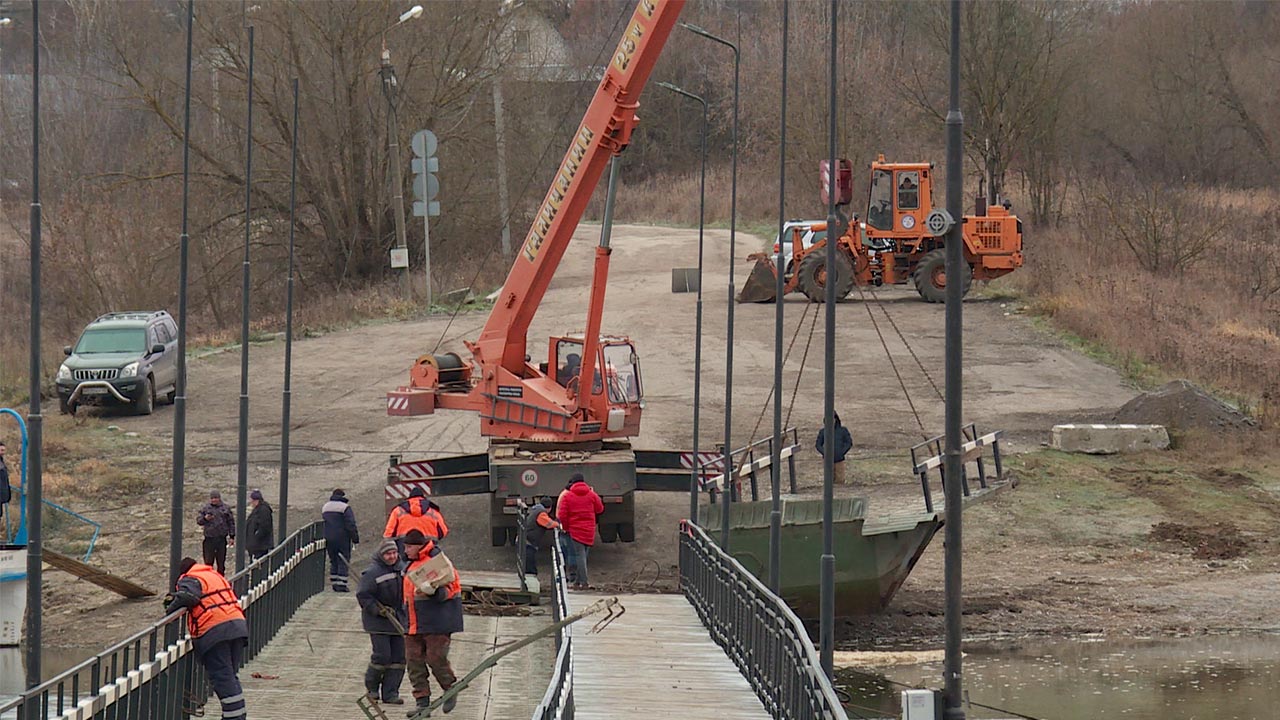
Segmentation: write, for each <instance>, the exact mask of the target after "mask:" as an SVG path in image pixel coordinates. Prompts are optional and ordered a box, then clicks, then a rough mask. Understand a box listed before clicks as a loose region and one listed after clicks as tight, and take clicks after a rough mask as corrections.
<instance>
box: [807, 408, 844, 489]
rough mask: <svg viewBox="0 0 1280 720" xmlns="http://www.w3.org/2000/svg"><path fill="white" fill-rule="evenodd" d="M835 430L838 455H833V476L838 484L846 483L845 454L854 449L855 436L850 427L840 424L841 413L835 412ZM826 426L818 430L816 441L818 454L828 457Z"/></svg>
mask: <svg viewBox="0 0 1280 720" xmlns="http://www.w3.org/2000/svg"><path fill="white" fill-rule="evenodd" d="M835 421H836V424H835V432H836V447H835V452H836V455H835V457H833V458H832V459H831V460H832V463H833V470H832V473H833V475H832V478H833V479H834V481H835V483H836V484H837V485H843V484H844V456H845V455H848V454H849V451H850V450H852V449H853V436H852V435H850V434H849V429H848V428H846V427H845V426H844V425H842V424H840V413H835ZM826 434H827V430H826V428H823V429H821V430H819V431H818V440H817V442H816V443H815V444H816V446H817V449H818V455H820V456H822V457H826V454H825V452H826V442H825V441H826Z"/></svg>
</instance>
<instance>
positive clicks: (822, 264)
mask: <svg viewBox="0 0 1280 720" xmlns="http://www.w3.org/2000/svg"><path fill="white" fill-rule="evenodd" d="M796 272H797V273H799V275H800V281H799V284H800V291H801V292H803V293H804V294H805V296H806V297H808V298H809V300H810V302H819V303H820V302H826V300H827V278H829V277H831V273H828V272H827V254H826V252H825V251H823V250H817V251H815V252H811V253H809V254H808V255H805V256H804V257H803V258H801V259H800V267H799V268H798V269H797V270H796ZM834 275H835V278H834V282H835V286H836V302H839V301H841V300H843V299H844V298H845V296H847V295H848V294H849V292H850V291H851V290H853V267H852V266H850V265H849V258H847V257H845V256H844V254H843V253H836V267H835V273H834Z"/></svg>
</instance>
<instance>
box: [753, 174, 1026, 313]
mask: <svg viewBox="0 0 1280 720" xmlns="http://www.w3.org/2000/svg"><path fill="white" fill-rule="evenodd" d="M826 165H827V163H826V162H825V161H824V162H823V170H822V172H823V173H824V177H826V173H827V168H826ZM852 167H853V166H852V163H850V162H849V161H848V160H840V161H839V163H838V166H837V183H836V188H837V191H836V193H837V197H836V206H837V207H838V208H842V207H847V206H848V205H849V203H850V202H851V200H852V195H853V192H852ZM870 169H871V184H870V190H869V192H868V194H867V214H866V220H864V221H860V220H859V218H858V216H857V215H854V216H853V221H852V222H849V223H848V224H847V226H848V228H847V230H845V232H844V233H843V234H842V235H840V237H839V238H837V240H836V242H837V243H838V245H837V247H836V250H837V252H836V267H835V268H834V272H832V271H831V270H829V269H828V268H827V253H826V246H827V242H828V240H829V234H828V233H827V232H826V231H827V223H826V222H823V221H818V222H812V223H802V222H793V223H787V224H786V226H785V227H786V231H785V233H784V235H785V237H783V238H779V240H778V242H788V241H789V242H790V243H791V249H790V252H789V256H788V257H785V258H784V259H785V260H786V261H787V264H786V268H785V270H784V272H785V283H784V285H783V287H784V292H785V293H792V292H795V291H797V290H798V291H800V292H802V293H804V294H805V296H806V297H808V298H809V300H810V301H812V302H823V300H824V299H825V298H826V287H827V281H828V280H829V279H830V280H831V281H832V282H834V283H836V297H837V298H840V299H843V298H845V297H846V296H848V294H849V293H850V292H851V291H852V290H853V288H854V286H855V285H859V286H868V285H870V286H873V287H878V286H880V285H885V284H892V285H903V284H906V283H908V282H910V283H913V284H914V285H915V288H916V292H918V293H920V297H921V298H924V300H925V301H926V302H934V303H936V302H943V300H944V299H945V297H946V253H945V252H944V250H943V247H944V245H945V242H944V240H945V238H944V236H943V235H941V234H939V235H935V234H934V232H933V231H931V230H930V229H929V228H928V227H927V226H928V223H926V222H925V221H926V219H927V218H928V217H929V215H930V214H931V213H932V212H933V210H934V208H933V202H932V199H933V177H932V176H933V164H932V163H890V162H885V159H884V156H883V155H881V156H879V157H877V158H876V161H875V162H873V163H871V168H870ZM822 188H823V193H822V194H823V195H824V201H825V195H826V194H827V183H826V182H825V181H824V182H823V185H822ZM1009 208H1010V206H1009V203H1008V202H1007V201H1006V202H1005V203H1003V205H1000V204H997V205H994V206H992V207H987V202H986V199H985V198H983V197H981V196H979V197H978V198H977V200H976V202H975V203H974V212H973V214H972V215H965V216H964V217H963V218H962V219H961V223H962V230H963V235H964V259H965V262H966V263H967V265H968V272H966V273H965V278H964V292H965V293H968V291H969V286H970V285H971V284H972V282H973V281H974V280H992V279H994V278H998V277H1000V276H1001V275H1007V274H1009V273H1011V272H1013V271H1014V270H1015V269H1017V268H1019V267H1022V221H1021V220H1019V219H1018V218H1017V216H1015V215H1013V214H1012V213H1011V212H1010V211H1009ZM777 251H778V245H777V244H775V245H774V253H773V254H772V255H771V254H768V253H754V254H752V255H750V256H749V257H748V258H747V259H749V260H755V261H756V265H755V267H754V268H752V270H751V275H750V276H749V277H748V278H747V283H746V285H745V286H744V287H743V288H742V291H741V292H740V293H738V302H772V301H774V300H776V299H777V297H776V290H775V286H776V283H777V265H776V257H777ZM784 252H785V251H784Z"/></svg>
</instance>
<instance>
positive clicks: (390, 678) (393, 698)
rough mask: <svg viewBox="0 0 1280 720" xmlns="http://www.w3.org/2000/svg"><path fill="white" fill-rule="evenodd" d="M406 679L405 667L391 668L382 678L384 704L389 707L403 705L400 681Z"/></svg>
mask: <svg viewBox="0 0 1280 720" xmlns="http://www.w3.org/2000/svg"><path fill="white" fill-rule="evenodd" d="M403 679H404V668H403V667H399V668H397V667H389V668H387V672H386V674H384V675H383V676H382V702H384V703H387V704H389V705H403V704H404V700H403V699H402V698H401V697H400V681H401V680H403Z"/></svg>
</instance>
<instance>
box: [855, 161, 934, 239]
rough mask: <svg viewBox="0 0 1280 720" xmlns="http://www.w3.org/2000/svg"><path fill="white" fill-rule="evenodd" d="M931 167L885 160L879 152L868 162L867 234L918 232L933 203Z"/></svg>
mask: <svg viewBox="0 0 1280 720" xmlns="http://www.w3.org/2000/svg"><path fill="white" fill-rule="evenodd" d="M931 169H932V166H931V165H930V164H929V163H887V162H885V161H884V156H883V155H881V156H879V157H878V158H877V159H876V161H875V162H873V163H871V184H870V187H869V190H868V193H867V230H868V231H869V234H872V235H874V234H888V233H892V234H894V235H895V236H899V237H916V236H919V235H921V233H922V228H923V223H924V219H925V217H926V216H927V215H928V214H929V211H930V210H931V209H932V204H933V203H932V197H931V195H930V193H931V183H930V178H929V175H930V170H931Z"/></svg>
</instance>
